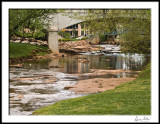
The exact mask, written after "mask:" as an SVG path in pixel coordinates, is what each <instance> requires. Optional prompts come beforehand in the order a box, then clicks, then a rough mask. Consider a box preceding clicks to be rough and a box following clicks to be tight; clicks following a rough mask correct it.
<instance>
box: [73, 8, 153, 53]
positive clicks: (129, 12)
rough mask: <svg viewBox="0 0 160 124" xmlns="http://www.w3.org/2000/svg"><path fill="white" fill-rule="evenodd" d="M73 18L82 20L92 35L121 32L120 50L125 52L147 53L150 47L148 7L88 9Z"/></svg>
mask: <svg viewBox="0 0 160 124" xmlns="http://www.w3.org/2000/svg"><path fill="white" fill-rule="evenodd" d="M77 13H78V12H77ZM77 13H76V14H75V15H74V18H78V19H81V20H84V24H85V27H86V29H89V31H90V32H91V33H92V34H94V35H102V34H106V33H111V32H114V31H115V30H117V31H119V32H120V33H121V35H120V42H121V46H122V47H121V50H122V51H123V52H125V53H140V54H141V53H142V54H143V53H144V54H146V53H149V52H150V47H151V45H150V44H151V24H150V23H151V18H150V17H151V11H150V9H125V10H123V9H96V10H94V9H90V10H83V14H81V13H82V10H81V11H80V13H79V14H77Z"/></svg>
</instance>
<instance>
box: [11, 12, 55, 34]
mask: <svg viewBox="0 0 160 124" xmlns="http://www.w3.org/2000/svg"><path fill="white" fill-rule="evenodd" d="M56 12H57V10H55V9H10V10H9V33H10V37H11V36H13V35H15V34H16V32H17V31H19V30H20V29H21V30H24V28H30V29H31V30H32V33H33V34H34V32H35V30H38V31H42V30H44V27H45V26H48V24H49V21H50V20H51V19H52V18H50V16H49V15H50V14H54V13H56ZM33 34H32V36H33Z"/></svg>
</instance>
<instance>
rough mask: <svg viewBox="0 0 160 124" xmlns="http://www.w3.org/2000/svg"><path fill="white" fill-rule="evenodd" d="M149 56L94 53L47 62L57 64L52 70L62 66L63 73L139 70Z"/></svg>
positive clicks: (50, 64) (51, 64) (52, 64)
mask: <svg viewBox="0 0 160 124" xmlns="http://www.w3.org/2000/svg"><path fill="white" fill-rule="evenodd" d="M148 60H149V57H148V58H147V57H145V56H143V55H138V54H136V55H124V54H114V55H113V54H112V55H110V54H108V55H107V54H106V55H103V56H95V55H89V56H86V55H74V56H68V57H66V58H61V59H54V60H51V61H50V62H49V66H57V68H56V69H55V68H54V71H56V70H60V68H58V67H63V72H64V73H70V74H73V73H88V72H89V69H108V70H115V69H123V70H134V71H139V70H141V69H142V68H143V67H144V66H145V65H146V63H147V62H148ZM86 61H87V62H86Z"/></svg>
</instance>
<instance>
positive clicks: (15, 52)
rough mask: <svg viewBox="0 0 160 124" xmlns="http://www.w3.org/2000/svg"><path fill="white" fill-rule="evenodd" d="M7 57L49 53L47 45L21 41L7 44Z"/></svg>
mask: <svg viewBox="0 0 160 124" xmlns="http://www.w3.org/2000/svg"><path fill="white" fill-rule="evenodd" d="M9 50H10V51H9V57H10V59H12V58H25V57H29V56H32V55H33V53H34V54H36V55H44V54H46V53H49V51H48V46H37V45H31V44H23V43H10V44H9Z"/></svg>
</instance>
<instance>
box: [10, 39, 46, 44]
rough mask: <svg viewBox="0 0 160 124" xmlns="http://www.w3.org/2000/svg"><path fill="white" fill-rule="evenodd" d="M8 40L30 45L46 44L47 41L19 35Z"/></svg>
mask: <svg viewBox="0 0 160 124" xmlns="http://www.w3.org/2000/svg"><path fill="white" fill-rule="evenodd" d="M10 42H14V43H28V44H32V45H42V46H47V45H48V43H47V41H42V40H36V39H34V38H21V37H15V38H12V39H11V40H10Z"/></svg>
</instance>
